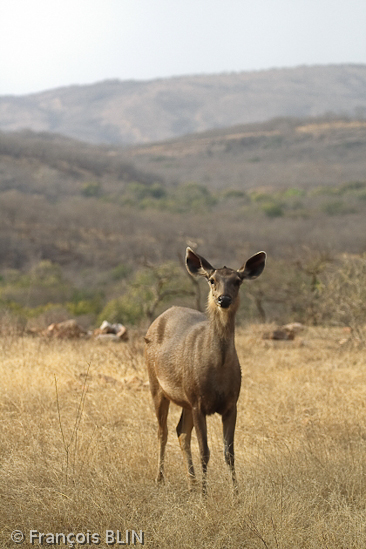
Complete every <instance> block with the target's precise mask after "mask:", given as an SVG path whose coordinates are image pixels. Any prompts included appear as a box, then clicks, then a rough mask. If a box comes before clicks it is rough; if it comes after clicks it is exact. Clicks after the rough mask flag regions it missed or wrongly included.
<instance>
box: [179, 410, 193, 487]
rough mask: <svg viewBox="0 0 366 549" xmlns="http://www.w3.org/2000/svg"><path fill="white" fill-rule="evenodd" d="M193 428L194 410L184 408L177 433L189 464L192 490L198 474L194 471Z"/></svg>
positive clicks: (189, 481) (189, 482)
mask: <svg viewBox="0 0 366 549" xmlns="http://www.w3.org/2000/svg"><path fill="white" fill-rule="evenodd" d="M192 429H193V417H192V411H191V410H188V409H187V408H183V410H182V414H181V416H180V420H179V423H178V425H177V435H178V440H179V444H180V447H181V449H182V451H183V455H184V459H185V461H186V465H187V470H188V487H189V489H190V490H192V488H193V486H194V484H195V482H196V475H195V472H194V467H193V461H192V452H191V435H192Z"/></svg>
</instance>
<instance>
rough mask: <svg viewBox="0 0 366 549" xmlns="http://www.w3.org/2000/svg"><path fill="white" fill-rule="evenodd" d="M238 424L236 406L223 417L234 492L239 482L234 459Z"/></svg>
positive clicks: (225, 451) (225, 444)
mask: <svg viewBox="0 0 366 549" xmlns="http://www.w3.org/2000/svg"><path fill="white" fill-rule="evenodd" d="M235 423H236V406H235V407H234V408H232V409H231V410H229V411H228V412H226V413H225V414H224V415H223V416H222V426H223V434H224V455H225V461H226V463H227V464H228V466H229V468H230V472H231V476H232V479H233V485H234V491H235V492H237V491H238V482H237V480H236V473H235V465H234V462H235V458H234V432H235Z"/></svg>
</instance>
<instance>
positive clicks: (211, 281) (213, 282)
mask: <svg viewBox="0 0 366 549" xmlns="http://www.w3.org/2000/svg"><path fill="white" fill-rule="evenodd" d="M209 282H210V284H211V285H212V286H213V285H214V284H215V281H214V279H213V278H210V280H209Z"/></svg>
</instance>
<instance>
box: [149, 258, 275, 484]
mask: <svg viewBox="0 0 366 549" xmlns="http://www.w3.org/2000/svg"><path fill="white" fill-rule="evenodd" d="M265 257H266V255H265V253H264V252H259V253H258V254H256V255H254V256H253V257H251V258H250V259H249V260H248V261H247V263H246V264H245V266H243V267H242V268H241V269H239V270H238V271H235V270H233V269H228V268H226V267H223V268H222V269H214V268H213V267H212V266H211V265H210V264H209V263H208V262H207V261H206V260H205V259H204V258H203V257H201V256H199V255H198V254H195V253H194V252H193V251H192V250H191V249H190V248H187V254H186V266H187V269H188V271H189V272H190V273H191V274H192V275H199V276H204V277H205V278H206V279H207V281H208V282H209V285H210V293H209V298H208V305H207V316H206V315H204V314H203V313H200V312H198V311H196V310H194V309H188V308H185V307H171V308H170V309H168V310H167V311H165V312H164V313H163V314H161V315H160V316H159V317H158V318H157V319H156V320H155V321H154V322H153V323H152V325H151V326H150V328H149V330H148V332H147V334H146V338H145V341H146V346H145V358H146V364H147V369H148V373H149V379H150V389H151V394H152V398H153V401H154V405H155V411H156V415H157V418H158V424H159V429H158V435H159V444H160V455H159V466H158V476H157V481H158V482H160V481H162V480H163V479H164V454H165V446H166V441H167V435H168V431H167V416H168V411H169V404H170V402H174V403H175V404H177V405H178V406H181V407H182V408H183V410H182V415H181V418H180V420H179V423H178V426H177V434H178V438H179V443H180V446H181V448H182V450H183V453H184V456H185V459H186V463H187V468H188V475H189V481H190V486H191V484H192V483H193V482H194V480H195V473H194V468H193V463H192V455H191V449H190V441H191V432H192V429H193V427H195V430H196V434H197V440H198V444H199V449H200V455H201V463H202V471H203V481H202V490H203V493H204V494H205V493H206V472H207V464H208V461H209V457H210V451H209V448H208V445H207V427H206V416H207V415H211V414H214V413H218V414H220V415H221V416H222V422H223V435H224V450H225V460H226V462H227V464H228V465H229V467H230V470H231V473H232V479H233V483H234V487H235V488H236V485H237V483H236V475H235V468H234V431H235V423H236V403H237V400H238V397H239V392H240V384H241V371H240V365H239V360H238V357H237V354H236V350H235V341H234V333H235V314H236V311H237V309H238V306H239V288H240V285H241V283H242V281H243V280H244V279H245V278H256V277H257V276H259V275H260V274H261V272H262V271H263V268H264V264H265Z"/></svg>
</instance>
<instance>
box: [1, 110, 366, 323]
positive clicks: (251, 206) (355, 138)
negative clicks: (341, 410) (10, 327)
mask: <svg viewBox="0 0 366 549" xmlns="http://www.w3.org/2000/svg"><path fill="white" fill-rule="evenodd" d="M365 174H366V122H365V121H364V120H363V119H359V120H350V119H346V118H339V119H334V118H333V119H332V118H327V119H324V118H323V119H315V118H312V119H302V120H296V119H278V120H273V121H272V122H266V123H263V124H251V125H244V126H236V127H233V128H227V129H223V130H215V131H212V132H206V133H204V134H197V135H194V136H188V137H185V138H180V139H175V140H172V141H166V142H161V143H155V144H153V145H145V146H139V147H131V148H130V149H125V148H118V147H112V146H108V147H107V146H96V145H91V144H85V143H82V142H78V141H73V140H70V139H67V138H64V137H60V136H57V135H54V134H52V135H50V134H45V133H41V134H36V133H32V132H22V133H3V134H1V133H0V320H1V315H2V314H3V311H4V310H10V311H12V313H14V314H17V315H20V317H21V318H22V319H23V320H24V319H26V320H27V321H30V320H32V319H34V318H37V319H38V318H39V317H40V318H41V319H43V320H42V322H43V323H44V324H47V322H52V321H55V320H59V319H60V318H61V319H62V318H65V316H66V317H68V316H70V315H71V316H73V317H75V316H77V317H80V316H81V317H83V318H84V322H85V324H86V325H90V324H91V323H96V322H97V320H98V319H99V320H103V319H104V318H107V319H109V320H116V321H117V320H118V321H122V322H125V323H131V324H139V323H140V322H146V321H148V320H149V319H150V320H151V319H152V318H153V317H154V316H155V315H156V314H157V312H159V311H161V310H162V309H163V308H165V307H166V306H167V305H168V303H170V302H172V301H173V302H175V303H182V304H184V303H185V304H189V305H190V306H194V304H195V299H196V303H198V302H200V303H201V306H202V303H203V299H204V289H203V288H202V293H200V290H199V287H198V286H193V285H192V282H191V280H190V279H188V277H187V275H186V273H185V271H184V270H183V269H182V255H184V250H185V247H186V246H187V244H188V245H190V246H193V247H194V246H196V247H197V248H198V249H199V250H200V251H202V253H204V254H205V256H206V257H207V258H209V260H210V261H212V264H214V265H219V264H227V265H233V266H235V265H237V266H238V267H239V266H240V265H241V264H242V262H243V259H244V258H245V257H247V256H249V255H250V254H252V253H254V252H255V251H258V250H260V249H264V250H265V251H266V252H267V253H268V258H269V259H268V264H269V268H268V271H267V272H266V275H265V276H264V277H263V280H260V281H259V282H258V284H256V285H255V286H254V285H253V286H251V285H248V288H247V289H246V290H245V293H244V292H243V300H242V303H243V313H241V312H240V313H239V316H240V318H241V319H245V320H246V321H247V320H248V319H253V318H258V317H259V318H260V319H261V320H264V319H270V320H273V319H280V320H281V321H284V322H286V321H288V320H289V319H294V320H301V321H306V322H319V321H322V320H323V319H325V321H328V319H329V311H330V310H331V309H332V307H333V306H334V308H335V312H334V315H333V317H332V318H333V319H334V318H339V319H340V315H341V313H342V314H343V312H344V311H348V304H346V305H345V308H344V309H343V308H340V309H339V310H338V309H337V307H338V298H337V302H336V303H335V304H334V305H330V300H331V299H333V297H332V296H337V295H339V293H337V290H336V289H334V291H333V289H332V288H334V285H337V284H338V282H339V281H338V279H336V280H335V281H333V282H332V284H333V286H332V284H330V283H329V284H328V283H327V284H325V282H326V277H331V276H334V275H335V274H337V273H338V270H336V271H335V270H334V267H333V265H334V264H335V262H338V267H337V269H338V268H339V269H340V276H343V275H344V276H348V275H347V272H348V270H349V269H350V268H352V269H353V274H352V277H351V278H352V281H353V286H351V287H350V298H349V299H350V301H351V302H352V303H355V304H356V305H357V306H358V305H359V307H360V313H359V314H360V315H363V304H364V303H365V299H364V297H363V295H362V296H361V298H360V296H358V297H357V295H358V294H357V292H358V291H359V290H360V291H361V290H362V288H363V287H364V285H363V283H360V284H359V280H361V281H362V280H363V279H364V273H365V272H366V271H365V270H364V261H365V260H364V259H362V258H360V262H359V263H358V262H356V263H355V264H353V260H352V263H351V262H349V261H347V260H344V261H343V259H340V258H341V257H342V256H341V254H363V253H364V252H365V232H366V177H365ZM339 261H340V263H339ZM354 261H356V260H354ZM267 273H268V274H267ZM320 277H322V280H325V282H324V286H321V284H323V282H319V280H320ZM342 284H343V283H342ZM319 285H320V286H319ZM204 286H205V285H204ZM318 287H319V288H320V287H322V288H323V290H322V292H323V294H322V295H323V299H322V300H321V299H319V298H318V297H319V296H318ZM328 287H329V288H330V289H331V290H332V291H331V293H330V295H328V294H327V293H326V292H325V288H328ZM341 287H342V288H343V287H344V286H343V285H341ZM197 292H198V293H197ZM353 292H356V294H357V295H355V296H354V295H353ZM343 293H344V292H343ZM194 296H196V297H194ZM357 315H358V313H357ZM358 318H359V316H354V317H350V316H349V315H348V316H347V318H346V319H345V318H343V317H342V319H340V320H339V322H341V321H342V322H344V323H347V325H352V322H353V321H354V324H355V325H357V322H358ZM362 318H363V316H362ZM39 322H41V321H39Z"/></svg>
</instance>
